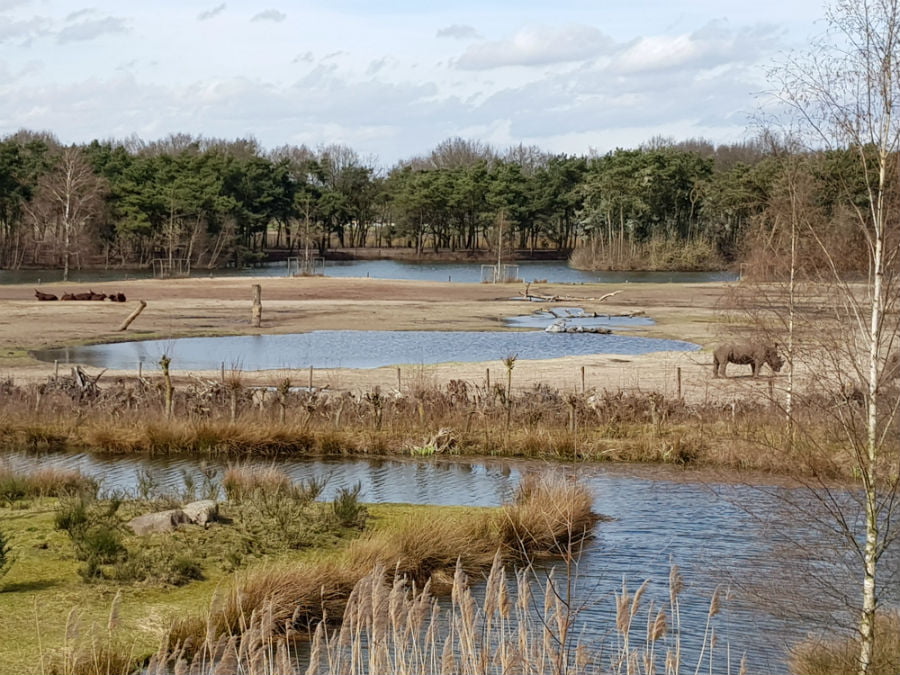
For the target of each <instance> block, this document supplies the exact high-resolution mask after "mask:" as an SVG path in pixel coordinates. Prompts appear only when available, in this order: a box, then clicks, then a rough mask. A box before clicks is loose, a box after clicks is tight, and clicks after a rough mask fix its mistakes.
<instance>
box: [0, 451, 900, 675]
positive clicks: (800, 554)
mask: <svg viewBox="0 0 900 675" xmlns="http://www.w3.org/2000/svg"><path fill="white" fill-rule="evenodd" d="M4 457H5V460H4V461H6V462H8V463H10V464H12V466H13V467H15V468H19V469H24V468H34V467H36V466H46V465H54V466H65V467H69V468H77V469H79V470H81V471H82V472H84V473H86V474H89V475H94V476H98V477H101V478H102V480H103V485H104V486H105V487H106V488H107V489H117V490H127V491H130V492H132V494H134V493H135V491H136V490H137V485H138V481H137V476H138V472H139V471H141V472H145V473H146V474H147V475H150V476H152V477H153V478H154V479H155V482H156V483H157V484H158V486H159V489H160V490H162V491H178V490H179V489H181V488H182V486H183V474H185V473H187V474H189V475H191V476H192V477H193V478H194V480H195V482H196V483H197V484H200V483H201V482H202V479H203V476H204V474H206V475H213V476H214V477H215V478H216V479H218V480H220V479H221V477H222V475H223V473H224V471H225V469H226V467H227V464H226V462H224V461H218V460H197V459H194V458H146V457H119V458H103V457H98V456H94V455H90V454H73V455H63V454H51V455H46V456H43V457H36V456H31V455H25V454H21V453H7V454H6V455H5V456H4ZM273 463H274V464H276V465H277V466H278V468H280V469H282V470H284V471H285V472H286V473H288V474H289V475H290V476H291V477H292V478H294V479H295V480H303V479H306V478H312V477H316V478H322V477H327V478H328V483H327V487H326V492H325V494H324V495H323V498H324V499H330V498H332V497H333V496H334V495H335V494H336V491H337V490H338V489H339V488H341V487H350V486H353V485H355V484H356V483H360V485H361V486H362V494H361V497H362V499H364V500H365V501H368V502H407V503H415V504H443V505H483V506H496V505H498V504H500V503H501V502H502V501H503V500H504V499H505V498H506V497H508V496H509V495H510V494H511V493H512V492H513V490H514V489H515V487H516V485H517V484H518V482H519V480H520V479H521V477H522V476H523V475H524V474H525V473H527V472H529V471H535V470H538V471H545V470H548V469H549V468H553V469H561V470H563V471H566V472H569V473H571V474H573V475H576V476H577V477H578V478H579V479H580V480H581V481H583V482H584V483H585V484H587V485H588V486H590V488H591V489H592V490H593V492H594V495H595V501H594V508H595V510H596V511H597V512H600V513H603V514H605V515H607V516H610V517H612V518H613V520H611V521H608V522H602V523H600V524H598V526H597V529H596V535H597V536H596V539H595V540H594V541H593V542H591V544H590V546H589V547H588V549H587V550H586V551H585V552H584V554H583V556H582V557H581V559H580V560H579V562H578V566H577V569H576V573H577V586H576V591H575V592H576V596H575V598H574V600H575V602H576V603H577V604H578V606H579V607H581V610H580V613H579V615H578V619H577V621H578V623H577V630H578V631H579V632H582V631H583V635H584V638H583V639H586V640H591V639H602V638H604V637H606V636H609V635H614V630H613V626H614V622H615V607H614V601H613V594H614V593H616V592H621V588H622V583H623V581H625V582H626V583H627V584H628V586H629V588H630V589H631V590H632V591H633V590H634V589H635V588H636V587H637V586H638V585H639V584H640V583H641V582H643V581H644V580H645V579H646V580H649V582H650V583H649V587H648V589H647V595H646V597H645V602H647V601H649V600H651V599H652V600H654V601H656V602H662V601H664V600H665V598H666V597H667V580H668V575H669V571H670V569H671V566H672V565H673V564H676V565H678V567H679V569H680V571H681V574H682V575H683V577H684V580H685V583H686V590H685V591H684V593H683V595H682V597H681V608H682V611H681V621H682V627H683V634H684V644H685V650H686V667H685V668H684V669H683V670H684V672H694V665H695V664H696V662H697V659H698V657H699V638H700V637H701V636H702V634H703V630H704V627H705V625H706V614H707V608H708V603H709V599H710V596H711V594H712V592H713V589H714V588H715V587H716V586H717V585H720V590H721V591H722V594H723V596H722V597H723V600H724V602H723V612H722V614H721V615H719V616H718V617H716V619H715V625H716V632H717V635H718V640H719V647H718V649H717V653H716V657H715V668H714V669H713V672H719V673H722V672H726V666H725V662H724V651H725V645H726V644H727V645H728V648H729V649H730V650H731V654H732V660H733V663H732V672H737V670H738V668H737V661H738V660H739V659H740V657H741V655H743V654H746V655H747V658H748V665H749V672H752V673H786V672H787V666H786V650H787V648H788V647H789V646H790V645H791V644H794V643H795V642H796V641H798V640H800V639H802V638H804V637H805V636H806V635H807V634H808V633H809V632H814V631H816V630H818V629H820V628H821V627H822V626H823V625H825V626H829V622H830V621H831V619H830V614H829V613H828V612H829V609H834V608H833V607H831V608H829V607H826V606H824V605H823V606H822V607H819V608H810V609H807V610H806V611H804V613H803V614H802V615H793V614H789V613H787V612H786V611H785V606H786V605H785V603H784V602H780V603H779V602H778V600H779V596H781V599H782V600H784V599H787V600H788V601H789V603H790V605H791V606H793V607H794V608H795V609H796V608H799V607H800V606H801V604H803V603H802V601H803V600H804V592H803V589H804V588H805V587H808V586H809V584H808V583H807V582H808V580H806V581H804V580H803V579H801V581H800V582H799V584H800V585H795V584H797V583H798V582H797V581H796V576H797V573H798V572H800V571H802V570H808V569H810V567H811V566H815V567H817V568H818V571H819V572H820V573H821V572H823V571H824V572H827V573H828V574H829V575H831V578H832V580H833V582H834V583H836V584H837V583H841V582H842V581H844V580H845V577H844V576H843V575H844V572H845V571H844V570H842V569H841V568H840V567H839V566H835V565H834V564H833V562H832V561H830V560H829V559H828V558H827V557H825V556H824V553H825V552H826V551H827V550H829V545H830V543H831V542H829V541H827V540H824V539H823V540H821V541H820V540H817V539H816V537H818V536H819V534H818V533H817V532H815V531H814V530H813V529H811V527H810V520H809V519H808V518H806V517H803V518H798V517H797V516H798V512H797V511H796V510H794V511H792V510H786V509H785V504H786V503H788V502H791V501H794V502H801V503H802V504H804V505H805V506H806V507H809V506H811V505H814V504H815V501H814V500H811V499H809V497H808V495H804V493H803V491H802V490H799V489H798V488H791V487H783V486H771V485H769V486H766V485H761V486H753V485H747V484H730V483H728V482H724V480H727V477H718V478H717V477H716V476H713V475H707V476H702V475H697V474H690V473H686V472H684V471H682V470H678V469H674V468H671V467H646V466H628V465H615V466H601V465H595V464H573V463H560V464H554V465H552V467H551V466H550V465H547V464H543V463H539V462H531V461H515V460H502V461H501V460H491V459H472V460H463V459H450V458H447V459H444V458H433V459H430V460H421V459H415V460H414V459H393V458H392V459H341V460H327V459H283V460H278V461H276V462H272V461H271V460H268V461H265V462H256V463H254V465H257V466H271V465H272V464H273ZM723 478H724V480H723ZM820 553H821V554H822V556H820ZM894 559H896V555H894ZM765 580H769V581H771V583H772V585H773V586H774V588H773V587H771V586H770V587H768V588H767V587H766V585H765V583H764V582H765ZM845 581H846V583H847V584H849V585H848V586H847V587H848V588H854V583H855V582H854V581H853V580H852V579H850V578H847V579H846V580H845ZM756 593H762V595H763V598H762V599H758V598H756V597H755V595H756ZM726 596H728V597H727V598H726ZM827 600H828V599H827V598H825V601H827ZM884 600H885V601H886V602H888V603H891V602H893V603H896V602H897V597H896V589H894V590H891V589H886V592H885V597H884ZM803 606H804V607H805V605H803ZM788 608H790V607H788ZM670 618H671V617H670ZM637 630H638V631H640V630H642V628H641V627H639V628H638V629H637ZM702 670H703V672H709V671H708V669H707V667H706V666H704V668H703V669H702Z"/></svg>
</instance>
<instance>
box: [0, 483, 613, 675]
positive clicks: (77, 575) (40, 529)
mask: <svg viewBox="0 0 900 675" xmlns="http://www.w3.org/2000/svg"><path fill="white" fill-rule="evenodd" d="M60 478H61V476H60V475H59V472H58V473H57V474H56V475H54V476H50V475H49V474H48V473H44V474H42V475H37V474H32V475H28V476H14V475H13V474H12V473H11V472H6V479H5V480H4V478H3V477H2V476H0V485H2V484H4V483H5V484H11V481H12V480H13V479H15V480H16V481H18V485H19V486H20V487H21V486H24V487H22V489H19V488H17V489H16V491H15V492H13V491H12V490H9V491H7V492H6V493H5V494H6V497H5V498H3V504H4V505H3V506H2V507H0V532H2V534H3V536H4V538H5V539H6V541H7V542H8V545H9V553H8V556H7V557H8V558H9V559H10V560H11V564H8V565H7V567H6V568H5V569H4V572H6V573H5V576H0V632H2V634H3V636H4V639H3V640H2V643H0V672H23V673H25V672H62V673H73V674H75V673H109V672H129V668H131V667H133V665H134V664H136V663H139V662H142V661H144V660H145V659H146V658H147V657H148V656H149V655H150V654H151V653H153V652H155V651H156V650H157V649H158V648H159V645H160V643H161V641H162V642H163V643H164V644H169V645H172V646H173V647H175V646H176V645H177V646H178V647H179V648H180V649H181V650H182V652H181V653H182V654H184V653H185V651H184V650H191V651H196V650H197V649H201V645H203V644H204V641H210V644H212V643H213V642H215V641H217V640H218V639H219V638H221V637H223V636H224V637H233V636H240V635H242V634H243V632H244V630H245V629H246V628H247V627H248V626H250V625H251V624H253V622H254V621H255V619H254V617H255V616H258V615H259V613H260V612H261V611H262V609H263V608H265V609H266V612H267V616H269V617H270V618H271V619H273V621H271V622H270V623H268V624H267V625H268V626H269V628H270V631H271V635H269V636H268V637H273V638H274V637H276V636H279V635H284V634H285V631H286V630H287V631H288V632H290V633H291V634H292V635H294V636H296V635H298V634H301V633H304V632H306V633H308V634H309V635H310V636H311V634H312V632H314V631H315V628H316V626H317V625H318V624H319V623H321V621H322V620H323V619H325V618H326V616H327V618H329V619H330V620H335V619H337V618H338V617H340V616H341V614H342V612H343V607H344V605H345V604H346V601H347V598H348V597H349V595H350V592H351V590H352V589H353V587H354V585H355V584H356V583H357V582H358V581H359V580H360V579H361V578H362V577H363V576H365V575H366V574H368V573H369V572H371V571H372V570H373V569H388V570H390V571H391V572H396V573H398V574H402V575H405V576H406V577H407V578H409V579H415V580H417V581H418V583H419V584H425V583H428V584H429V586H430V587H432V588H434V589H437V590H438V591H441V590H442V589H443V590H449V588H450V586H451V583H452V576H453V569H454V566H455V565H456V564H457V563H459V564H460V565H461V567H460V569H464V570H466V571H468V572H470V573H479V572H480V571H482V570H486V569H487V568H489V567H490V565H491V562H492V560H493V559H494V558H495V556H497V555H499V556H500V559H502V560H522V559H530V558H531V557H532V556H534V555H559V554H561V553H562V552H565V551H569V550H571V547H572V546H573V545H576V544H577V543H578V542H579V541H581V540H582V539H583V538H584V537H585V536H588V535H589V534H590V532H591V530H592V528H593V525H594V523H595V522H596V520H597V516H595V515H594V514H593V513H592V512H591V510H590V506H591V498H590V495H589V494H588V493H587V492H586V491H585V490H584V489H583V488H581V487H580V486H577V485H575V484H573V483H569V482H566V481H563V480H536V479H529V480H526V481H525V482H524V483H523V488H522V490H521V491H520V493H519V495H518V497H517V498H516V499H515V500H514V501H513V502H511V503H510V504H509V505H507V506H506V507H504V508H503V509H479V508H446V507H440V508H438V507H418V506H410V505H362V504H360V503H359V502H358V501H357V500H356V498H355V497H356V495H355V494H353V490H349V491H344V492H343V493H341V494H339V495H338V497H337V498H336V499H335V500H333V501H332V502H330V503H324V502H321V501H317V500H315V499H313V498H314V497H315V496H316V495H317V494H318V492H319V491H320V490H321V487H322V486H321V484H320V483H318V482H316V481H310V482H307V483H304V484H293V483H291V482H290V481H289V480H288V479H287V477H286V476H284V475H283V474H279V473H278V472H277V471H274V470H270V471H258V470H257V471H248V470H246V469H240V468H235V469H233V470H231V471H230V472H229V473H228V474H227V475H226V477H225V479H224V481H223V485H222V487H223V488H224V490H225V491H226V493H227V494H228V495H229V499H228V500H227V501H225V502H223V503H222V504H221V512H220V519H219V520H218V521H217V522H215V523H213V524H211V525H210V526H209V528H208V529H204V528H201V527H199V526H192V525H184V526H182V527H180V528H179V529H178V530H177V531H175V532H172V533H158V534H151V535H145V536H143V537H138V536H136V535H134V534H132V533H131V532H130V530H129V529H128V528H127V527H126V526H125V523H126V522H127V521H128V519H129V518H131V517H132V516H134V515H137V514H140V513H146V512H152V511H157V510H160V509H163V508H166V507H172V506H173V505H177V504H180V503H184V501H186V500H189V499H193V498H196V497H202V496H204V495H203V494H201V492H202V490H203V489H204V486H196V485H187V484H186V485H185V489H184V491H182V492H181V493H179V494H165V495H161V494H157V493H154V492H153V491H152V490H149V489H148V490H145V491H144V492H145V494H144V495H143V496H138V495H131V496H129V498H127V499H122V497H121V496H117V497H115V498H112V499H98V498H96V497H95V496H94V495H95V492H96V485H95V484H92V483H91V482H90V481H88V480H86V479H84V478H83V477H80V476H79V475H78V474H75V473H69V474H68V475H67V476H66V477H65V481H64V483H65V484H66V485H67V486H69V487H68V488H66V489H60V488H59V486H60V485H61V480H60ZM205 487H206V488H208V487H209V486H205ZM52 494H56V495H57V496H48V495H52ZM275 619H277V620H275ZM256 637H257V638H259V637H260V636H259V635H258V634H256Z"/></svg>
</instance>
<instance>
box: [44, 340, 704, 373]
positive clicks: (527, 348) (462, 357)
mask: <svg viewBox="0 0 900 675" xmlns="http://www.w3.org/2000/svg"><path fill="white" fill-rule="evenodd" d="M696 349H699V347H698V346H697V345H695V344H692V343H690V342H682V341H679V340H664V339H659V338H644V337H634V336H630V335H596V334H570V333H565V334H554V333H547V332H544V331H543V330H539V331H524V332H523V331H516V332H491V331H364V330H359V331H354V330H327V331H326V330H323V331H312V332H310V333H294V334H288V335H244V336H232V337H215V338H179V339H167V340H146V341H141V342H118V343H113V344H100V345H88V346H84V347H64V348H60V349H47V350H40V351H36V352H34V356H35V358H37V359H39V360H41V361H49V362H53V361H59V362H60V363H63V364H66V363H79V364H82V365H88V366H93V367H97V368H113V369H121V370H126V369H133V368H137V364H138V363H145V364H156V363H157V362H158V361H159V359H160V357H161V356H163V355H164V354H165V355H168V356H169V357H170V358H171V359H172V363H173V365H174V366H176V367H177V368H179V369H187V370H218V369H219V368H220V367H222V366H223V364H224V366H225V367H226V368H238V369H240V370H245V371H252V370H278V369H302V368H308V367H309V366H313V367H315V368H378V367H380V366H388V365H395V364H414V365H430V364H435V363H445V362H466V361H468V362H477V361H494V360H499V359H503V358H505V357H507V356H509V355H511V354H516V355H518V357H519V358H520V359H552V358H557V357H560V356H582V355H586V354H597V353H602V354H644V353H648V352H660V351H693V350H696Z"/></svg>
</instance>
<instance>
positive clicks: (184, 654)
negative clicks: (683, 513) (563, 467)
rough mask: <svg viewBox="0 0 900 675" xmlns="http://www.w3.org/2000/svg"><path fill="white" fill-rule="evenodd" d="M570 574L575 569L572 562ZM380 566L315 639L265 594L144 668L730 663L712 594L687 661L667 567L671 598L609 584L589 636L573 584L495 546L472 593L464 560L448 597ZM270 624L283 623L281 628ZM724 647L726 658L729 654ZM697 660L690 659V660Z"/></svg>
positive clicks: (411, 671) (464, 669) (697, 666)
mask: <svg viewBox="0 0 900 675" xmlns="http://www.w3.org/2000/svg"><path fill="white" fill-rule="evenodd" d="M569 571H570V573H571V572H572V570H571V569H570V570H569ZM389 572H390V570H389V569H388V568H385V567H384V566H382V565H378V566H376V567H375V568H374V569H373V570H372V571H371V572H370V573H368V574H366V575H363V576H361V577H360V578H359V579H358V580H357V581H356V582H355V583H354V584H353V585H352V590H351V591H350V592H349V595H348V597H347V598H346V603H345V605H344V607H343V611H342V614H341V621H340V622H339V624H340V625H339V627H337V628H334V629H331V628H329V625H328V623H327V622H325V621H318V622H316V624H315V629H314V633H313V635H312V640H311V644H310V645H309V648H308V650H307V649H305V648H304V649H301V650H298V649H297V643H296V642H295V641H294V638H296V637H297V634H296V633H294V632H292V631H291V629H290V626H291V625H292V623H293V617H292V616H290V615H288V614H287V613H286V612H284V611H281V610H280V609H279V608H277V607H275V606H274V605H273V603H266V604H263V605H261V606H260V607H259V608H258V609H257V610H255V611H253V612H252V613H250V615H249V616H248V617H246V618H245V619H243V620H242V623H240V625H239V626H238V627H237V628H238V630H235V631H234V632H232V633H229V634H218V635H217V634H216V632H215V631H211V630H210V631H208V632H207V634H206V638H205V639H204V640H203V641H202V643H201V644H200V645H199V648H197V649H193V650H191V649H186V648H184V647H183V646H179V645H176V646H174V648H172V643H171V642H168V643H166V644H165V645H163V647H162V648H161V649H160V651H159V652H158V653H157V654H156V655H155V656H154V657H153V658H152V659H151V661H150V664H149V666H148V668H147V671H146V672H147V674H148V675H163V674H166V675H168V673H172V672H174V673H181V672H185V673H186V672H191V673H193V672H197V673H202V674H212V673H220V672H248V673H258V674H270V673H272V674H274V673H280V674H281V675H290V674H294V673H298V674H299V673H306V675H319V674H320V673H329V674H331V673H356V674H359V675H364V674H372V675H376V674H378V675H383V674H391V675H432V674H434V675H445V674H447V673H482V674H484V675H494V674H497V675H499V674H500V673H503V674H507V673H515V674H516V675H562V674H563V673H566V674H569V675H581V674H583V673H598V672H607V673H612V674H614V675H653V674H654V673H657V672H665V673H667V675H669V674H671V675H677V674H678V673H680V672H682V669H684V672H688V671H693V672H701V671H702V672H707V671H708V672H732V670H733V672H735V673H740V674H741V675H743V673H744V672H745V667H744V664H743V663H742V664H740V666H739V667H735V668H733V669H732V667H731V664H730V663H728V662H727V661H726V660H725V659H723V657H722V656H721V654H720V653H719V652H720V651H722V649H721V648H719V652H717V651H716V640H715V638H714V634H715V625H714V622H715V616H716V614H717V613H718V611H719V595H718V593H714V595H713V599H712V602H711V603H710V607H709V610H708V613H707V624H706V628H705V629H704V633H703V635H702V636H699V639H698V642H699V643H700V645H701V646H700V651H699V654H693V655H692V657H691V660H692V663H690V664H688V663H686V657H685V655H684V652H683V650H682V646H681V639H682V634H681V631H680V616H679V599H678V598H679V594H680V593H681V589H682V584H681V580H680V577H679V575H678V572H677V569H674V568H673V570H672V574H671V575H670V585H669V600H668V602H665V603H661V604H656V603H654V602H653V601H648V600H647V599H646V598H645V591H646V588H647V585H646V584H644V585H642V586H641V587H640V588H638V589H637V591H635V592H633V593H632V592H629V590H628V588H627V587H625V586H624V585H623V588H622V592H621V594H617V595H616V598H615V603H616V627H615V631H614V633H613V634H612V635H611V636H608V637H607V638H605V639H598V640H597V641H594V642H585V641H583V640H581V639H579V638H577V637H575V634H576V630H577V622H578V620H579V617H578V614H579V610H578V609H577V608H576V607H575V605H574V600H573V598H572V597H571V596H567V595H566V594H564V593H560V592H559V591H560V589H561V588H571V586H570V585H568V584H566V583H558V582H557V580H556V579H555V578H554V576H553V574H552V573H551V575H550V576H548V577H547V578H545V579H544V580H543V581H540V582H537V583H536V579H537V577H536V575H535V574H534V573H533V570H532V569H531V568H530V567H528V566H526V567H522V568H519V569H517V570H515V571H510V568H508V567H507V566H506V565H504V563H503V560H502V556H501V555H500V554H499V553H498V554H497V555H495V556H494V558H493V561H492V564H491V566H490V571H489V573H488V574H487V579H486V582H485V585H484V592H483V594H479V596H476V594H474V593H473V591H472V587H471V584H470V581H469V576H468V575H467V574H466V572H465V571H464V569H463V566H462V564H458V565H456V567H455V568H454V569H453V572H452V582H451V585H450V589H449V591H450V592H449V595H450V602H449V604H448V603H446V602H444V603H441V602H439V601H438V599H437V597H436V596H435V594H434V590H433V587H432V585H431V583H430V582H426V583H425V584H424V585H421V584H417V583H415V581H413V580H412V579H410V578H409V577H407V576H404V575H402V574H399V573H395V574H393V575H391V574H390V573H389ZM278 624H281V625H282V627H287V630H284V628H282V629H280V630H279V628H278ZM726 658H727V657H726ZM694 659H696V661H694Z"/></svg>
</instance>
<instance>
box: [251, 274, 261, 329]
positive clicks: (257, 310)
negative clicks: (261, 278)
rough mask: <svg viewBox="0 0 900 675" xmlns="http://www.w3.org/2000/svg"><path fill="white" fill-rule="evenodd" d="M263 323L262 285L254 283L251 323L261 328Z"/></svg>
mask: <svg viewBox="0 0 900 675" xmlns="http://www.w3.org/2000/svg"><path fill="white" fill-rule="evenodd" d="M261 323H262V286H260V285H259V284H253V308H252V309H251V313H250V325H252V326H253V327H254V328H259V327H260V324H261Z"/></svg>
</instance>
